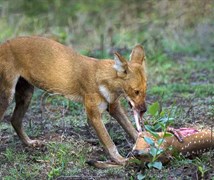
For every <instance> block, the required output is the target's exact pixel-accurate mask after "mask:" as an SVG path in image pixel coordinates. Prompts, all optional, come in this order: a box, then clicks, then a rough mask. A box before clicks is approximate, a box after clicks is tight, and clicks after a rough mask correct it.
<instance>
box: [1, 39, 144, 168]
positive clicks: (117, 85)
mask: <svg viewBox="0 0 214 180" xmlns="http://www.w3.org/2000/svg"><path fill="white" fill-rule="evenodd" d="M34 86H36V87H38V88H41V89H43V90H46V91H48V92H57V93H60V94H62V95H64V96H65V97H67V98H69V99H71V100H75V101H80V102H82V103H83V104H84V106H85V109H86V112H87V116H88V118H89V123H90V124H91V125H92V126H93V128H94V129H95V131H96V133H97V136H98V137H99V139H100V141H101V142H102V144H103V146H104V148H105V150H106V151H107V152H108V153H109V155H110V157H111V158H112V160H113V161H114V162H116V163H117V164H124V163H125V161H126V159H125V158H123V157H122V156H121V155H120V154H119V153H118V151H117V148H116V146H115V144H114V143H113V141H112V139H111V138H110V136H109V134H108V132H107V130H106V128H105V126H104V124H103V122H102V119H101V114H102V113H103V111H105V110H107V111H108V112H109V113H110V115H111V116H112V117H114V118H115V119H116V120H117V121H118V122H119V124H120V125H121V126H122V127H123V128H124V130H125V131H126V132H127V133H128V134H129V135H130V136H131V137H132V138H133V139H134V140H136V139H137V136H138V133H137V131H136V130H135V128H134V127H133V126H132V124H131V122H130V121H129V119H128V117H127V116H126V115H125V113H124V111H123V109H122V108H121V105H120V102H119V97H121V96H122V95H123V96H125V97H126V98H127V100H128V101H129V102H130V104H131V105H132V108H133V110H134V114H135V117H136V120H137V123H138V121H139V119H140V117H141V116H142V114H143V113H144V112H145V111H146V105H145V93H146V76H145V54H144V50H143V48H142V47H141V46H140V45H137V46H135V47H134V49H133V51H132V53H131V56H130V62H128V61H126V60H125V59H124V58H123V57H122V56H121V55H120V54H118V53H115V58H114V61H113V60H110V59H105V60H101V61H98V60H97V59H94V58H90V57H87V56H83V55H80V54H78V53H77V52H75V51H74V50H72V49H71V48H68V47H66V46H64V45H62V44H60V43H57V42H55V41H53V40H50V39H47V38H43V37H19V38H15V39H12V40H8V41H7V42H5V43H4V44H2V45H1V46H0V119H2V118H3V115H4V112H5V111H6V109H7V107H8V105H9V104H10V102H11V100H12V98H13V96H15V102H16V106H15V110H14V112H13V115H12V117H11V123H12V126H13V127H14V129H15V131H16V133H17V134H18V136H19V138H20V139H21V141H22V142H23V143H24V144H26V145H28V146H36V145H40V142H39V141H38V140H31V139H30V138H29V137H28V136H27V134H26V133H25V132H24V129H23V125H22V119H23V116H24V114H25V112H26V110H27V108H28V106H29V103H30V100H31V97H32V94H33V90H34ZM14 94H15V95H14ZM138 126H139V124H138ZM138 129H139V130H140V128H139V127H138Z"/></svg>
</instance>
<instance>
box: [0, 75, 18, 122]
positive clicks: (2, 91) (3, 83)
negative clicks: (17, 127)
mask: <svg viewBox="0 0 214 180" xmlns="http://www.w3.org/2000/svg"><path fill="white" fill-rule="evenodd" d="M17 79H18V78H16V77H15V76H13V75H9V76H6V75H5V74H3V72H0V120H1V119H3V117H4V114H5V111H6V110H7V107H8V106H9V105H10V103H11V101H12V99H13V95H14V91H15V90H14V89H15V85H16V82H17Z"/></svg>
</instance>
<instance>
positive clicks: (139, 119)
mask: <svg viewBox="0 0 214 180" xmlns="http://www.w3.org/2000/svg"><path fill="white" fill-rule="evenodd" d="M128 102H129V105H130V107H131V109H132V111H133V114H134V120H135V124H136V128H137V131H138V132H139V133H140V132H142V127H143V128H144V122H143V114H144V112H143V111H141V110H139V109H137V108H136V107H135V105H134V103H133V102H132V101H128ZM141 124H142V126H141Z"/></svg>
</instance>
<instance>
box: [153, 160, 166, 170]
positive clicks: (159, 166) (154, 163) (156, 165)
mask: <svg viewBox="0 0 214 180" xmlns="http://www.w3.org/2000/svg"><path fill="white" fill-rule="evenodd" d="M152 166H153V167H154V168H157V169H159V170H161V169H162V167H163V165H162V163H161V162H153V165H152Z"/></svg>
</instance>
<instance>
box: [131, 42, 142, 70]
mask: <svg viewBox="0 0 214 180" xmlns="http://www.w3.org/2000/svg"><path fill="white" fill-rule="evenodd" d="M145 59H146V56H145V52H144V49H143V46H141V45H136V46H135V47H134V49H133V50H132V53H131V54H130V61H131V63H137V64H141V65H143V66H145Z"/></svg>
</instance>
